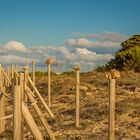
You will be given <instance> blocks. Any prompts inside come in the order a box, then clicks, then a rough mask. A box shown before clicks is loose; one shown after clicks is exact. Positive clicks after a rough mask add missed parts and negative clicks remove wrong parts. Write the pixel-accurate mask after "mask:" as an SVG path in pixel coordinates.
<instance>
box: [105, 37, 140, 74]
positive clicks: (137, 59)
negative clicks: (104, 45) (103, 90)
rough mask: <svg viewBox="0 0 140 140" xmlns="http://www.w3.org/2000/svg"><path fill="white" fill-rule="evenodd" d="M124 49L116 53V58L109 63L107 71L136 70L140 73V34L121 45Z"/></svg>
mask: <svg viewBox="0 0 140 140" xmlns="http://www.w3.org/2000/svg"><path fill="white" fill-rule="evenodd" d="M121 46H122V48H121V49H120V50H119V51H117V52H116V53H115V58H114V59H112V60H111V61H109V62H108V63H107V64H106V65H105V67H106V70H109V69H112V68H115V69H118V70H135V71H138V72H140V34H139V35H134V36H132V37H131V38H130V39H128V40H126V41H124V42H122V43H121Z"/></svg>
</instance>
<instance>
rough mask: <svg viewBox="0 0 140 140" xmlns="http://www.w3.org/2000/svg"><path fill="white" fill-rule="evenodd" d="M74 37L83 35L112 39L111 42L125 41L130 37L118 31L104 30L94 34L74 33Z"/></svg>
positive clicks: (97, 38) (99, 39) (102, 39)
mask: <svg viewBox="0 0 140 140" xmlns="http://www.w3.org/2000/svg"><path fill="white" fill-rule="evenodd" d="M73 36H74V37H79V38H81V37H83V38H87V39H95V40H97V41H102V42H104V41H111V42H123V41H125V40H126V39H128V36H126V35H123V34H120V33H117V32H108V31H105V32H102V33H93V34H85V33H78V32H75V33H73Z"/></svg>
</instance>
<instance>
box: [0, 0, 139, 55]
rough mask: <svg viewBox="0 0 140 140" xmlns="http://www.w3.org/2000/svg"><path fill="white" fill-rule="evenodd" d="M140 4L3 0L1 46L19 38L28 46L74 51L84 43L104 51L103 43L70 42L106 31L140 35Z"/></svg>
mask: <svg viewBox="0 0 140 140" xmlns="http://www.w3.org/2000/svg"><path fill="white" fill-rule="evenodd" d="M139 6H140V1H139V0H0V45H1V46H2V47H3V46H5V45H6V44H7V43H8V42H10V41H17V42H20V43H22V44H23V45H24V46H25V47H27V48H31V47H34V46H36V47H39V46H42V45H44V46H46V47H47V45H52V46H53V47H59V46H63V47H65V48H67V49H69V50H73V51H74V49H76V48H77V47H79V48H81V46H82V49H84V48H86V49H87V50H88V51H95V52H96V51H99V52H101V51H102V50H104V49H103V48H102V47H101V48H100V45H99V46H98V45H97V46H96V47H95V48H94V49H91V46H92V45H91V44H90V45H87V46H88V47H89V46H90V48H87V46H85V47H84V45H81V44H80V45H79V44H78V45H77V44H76V45H77V46H76V45H75V44H71V43H67V42H68V41H74V40H69V39H78V38H81V37H82V39H86V40H84V41H93V40H95V38H88V37H87V36H89V35H92V34H96V35H97V34H99V36H100V35H101V34H104V33H106V32H107V33H116V34H119V35H123V36H127V37H130V36H131V35H133V34H138V33H139V31H140V16H139V13H140V8H139ZM96 39H97V38H96ZM125 39H126V38H125ZM78 41H79V40H78ZM80 41H82V42H83V40H80ZM121 41H122V40H121ZM65 42H66V43H65ZM84 43H85V42H84ZM86 43H91V42H86ZM98 43H99V41H98ZM98 43H97V44H98ZM118 43H121V42H118ZM99 44H100V43H99ZM70 46H75V48H74V49H70ZM93 46H94V45H93ZM107 49H108V48H107ZM108 50H109V49H108ZM71 53H72V52H71ZM105 53H106V51H105ZM55 54H56V53H55ZM10 55H11V54H10ZM14 55H15V54H14ZM53 55H54V54H53ZM56 55H57V54H56Z"/></svg>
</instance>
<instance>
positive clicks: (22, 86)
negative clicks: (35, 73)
mask: <svg viewBox="0 0 140 140" xmlns="http://www.w3.org/2000/svg"><path fill="white" fill-rule="evenodd" d="M19 76H20V78H19V84H20V92H21V96H22V97H21V100H22V101H24V98H25V93H24V73H23V72H20V75H19ZM21 131H22V133H21V137H22V140H23V139H24V119H23V118H22V124H21Z"/></svg>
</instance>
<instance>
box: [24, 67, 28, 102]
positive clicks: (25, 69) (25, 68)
mask: <svg viewBox="0 0 140 140" xmlns="http://www.w3.org/2000/svg"><path fill="white" fill-rule="evenodd" d="M27 84H28V65H25V66H24V91H25V86H26V85H27ZM24 100H25V102H27V100H28V99H27V95H26V94H24Z"/></svg>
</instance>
